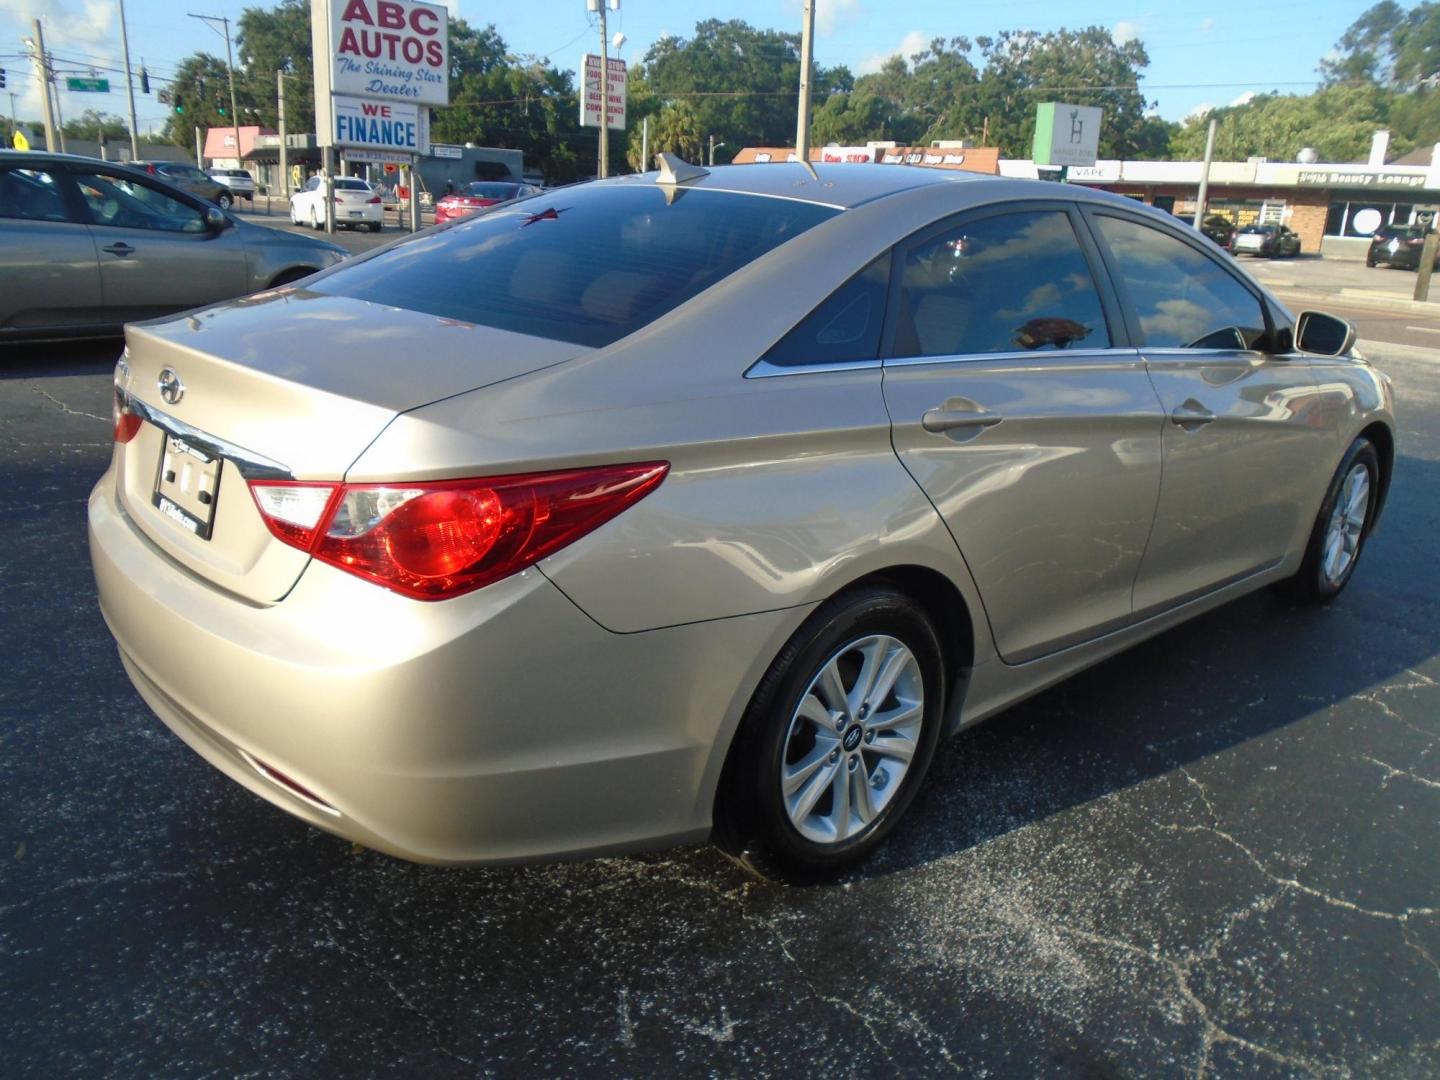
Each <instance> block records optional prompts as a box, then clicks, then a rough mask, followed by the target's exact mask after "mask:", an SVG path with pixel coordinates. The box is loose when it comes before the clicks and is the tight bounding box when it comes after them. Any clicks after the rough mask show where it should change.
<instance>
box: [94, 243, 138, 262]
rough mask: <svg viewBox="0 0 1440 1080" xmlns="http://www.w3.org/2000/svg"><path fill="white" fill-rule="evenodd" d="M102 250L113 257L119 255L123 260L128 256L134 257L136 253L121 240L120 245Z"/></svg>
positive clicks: (109, 246) (110, 245)
mask: <svg viewBox="0 0 1440 1080" xmlns="http://www.w3.org/2000/svg"><path fill="white" fill-rule="evenodd" d="M101 250H102V251H108V252H109V253H110V254H111V255H119V256H120V258H122V259H123V258H124V257H125V256H126V255H133V254H134V253H135V249H134V248H133V247H131V246H130V245H129V244H127V243H125V241H124V240H121V241H120V242H119V243H116V244H109V245H107V246H106V247H104V248H102V249H101Z"/></svg>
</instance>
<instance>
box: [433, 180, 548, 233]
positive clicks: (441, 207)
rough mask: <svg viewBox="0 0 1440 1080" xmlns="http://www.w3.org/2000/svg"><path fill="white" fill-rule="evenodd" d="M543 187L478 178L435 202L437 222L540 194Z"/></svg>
mask: <svg viewBox="0 0 1440 1080" xmlns="http://www.w3.org/2000/svg"><path fill="white" fill-rule="evenodd" d="M541 190H542V189H541V188H538V187H536V186H535V185H534V184H521V183H518V182H517V183H506V182H504V181H499V180H476V181H475V182H474V183H470V184H466V185H465V186H464V187H462V188H461V189H460V190H459V191H452V192H451V193H450V194H448V195H445V196H443V197H442V198H441V199H440V200H439V201H438V202H436V203H435V224H436V225H439V224H440V223H441V222H444V221H452V220H454V219H455V218H463V217H468V216H469V215H471V214H473V213H475V211H476V210H481V209H483V208H484V207H487V206H494V205H495V204H496V203H502V202H509V201H510V200H511V199H523V198H525V197H526V196H527V195H539V194H540V192H541Z"/></svg>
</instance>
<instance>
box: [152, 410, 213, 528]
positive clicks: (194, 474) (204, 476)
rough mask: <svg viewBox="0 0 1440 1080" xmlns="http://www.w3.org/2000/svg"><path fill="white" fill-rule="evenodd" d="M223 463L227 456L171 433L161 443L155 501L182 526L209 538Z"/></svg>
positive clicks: (168, 515)
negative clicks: (217, 454)
mask: <svg viewBox="0 0 1440 1080" xmlns="http://www.w3.org/2000/svg"><path fill="white" fill-rule="evenodd" d="M222 465H223V459H221V458H219V457H217V456H215V455H213V454H209V453H207V452H205V451H204V450H201V449H199V448H198V447H195V446H191V445H190V444H189V443H187V442H186V441H185V440H184V439H181V438H178V437H176V436H174V435H170V434H167V435H166V436H165V440H164V442H163V443H162V444H161V447H160V465H159V467H158V468H157V469H156V471H155V492H154V494H153V495H152V496H151V499H150V501H151V504H152V505H153V506H154V507H155V508H156V509H157V510H159V511H160V512H161V513H162V514H164V515H165V516H166V517H167V518H169V519H170V520H171V521H173V522H175V524H177V525H179V526H180V527H181V528H182V529H185V530H186V531H187V532H190V533H193V534H194V535H195V536H197V537H198V538H200V539H201V540H209V539H210V535H211V532H212V531H213V528H214V523H215V506H216V504H217V503H218V502H219V498H220V474H221V471H222Z"/></svg>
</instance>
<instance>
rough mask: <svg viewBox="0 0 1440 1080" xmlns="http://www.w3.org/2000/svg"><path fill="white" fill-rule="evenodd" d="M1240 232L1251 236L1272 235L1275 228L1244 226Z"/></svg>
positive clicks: (1271, 226)
mask: <svg viewBox="0 0 1440 1080" xmlns="http://www.w3.org/2000/svg"><path fill="white" fill-rule="evenodd" d="M1240 231H1241V232H1243V233H1252V234H1253V233H1273V232H1274V231H1275V226H1274V225H1246V226H1245V227H1244V228H1243V229H1241V230H1240Z"/></svg>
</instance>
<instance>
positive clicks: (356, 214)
mask: <svg viewBox="0 0 1440 1080" xmlns="http://www.w3.org/2000/svg"><path fill="white" fill-rule="evenodd" d="M595 77H596V78H597V79H598V78H599V77H600V76H598V75H597V76H595ZM350 216H351V217H364V216H365V211H364V210H351V211H350Z"/></svg>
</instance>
